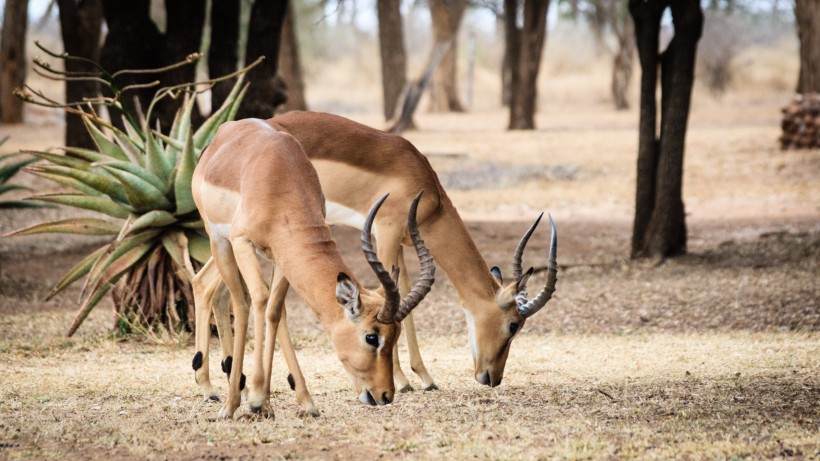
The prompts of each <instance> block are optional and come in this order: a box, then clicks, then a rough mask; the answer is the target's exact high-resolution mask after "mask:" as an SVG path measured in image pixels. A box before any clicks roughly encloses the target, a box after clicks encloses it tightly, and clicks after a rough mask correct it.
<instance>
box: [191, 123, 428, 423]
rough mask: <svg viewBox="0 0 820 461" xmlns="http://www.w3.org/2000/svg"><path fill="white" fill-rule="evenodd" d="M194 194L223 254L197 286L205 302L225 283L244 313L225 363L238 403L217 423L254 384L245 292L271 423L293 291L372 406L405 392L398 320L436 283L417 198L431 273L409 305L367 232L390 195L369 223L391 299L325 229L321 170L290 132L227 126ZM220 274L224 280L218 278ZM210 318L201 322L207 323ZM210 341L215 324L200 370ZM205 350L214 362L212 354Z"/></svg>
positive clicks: (229, 403) (253, 395)
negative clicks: (279, 335)
mask: <svg viewBox="0 0 820 461" xmlns="http://www.w3.org/2000/svg"><path fill="white" fill-rule="evenodd" d="M192 186H193V195H194V200H195V202H196V205H197V208H198V209H199V212H200V214H201V215H202V219H203V220H204V222H205V227H206V229H207V232H208V234H209V236H210V238H211V251H212V253H213V261H212V262H209V263H208V264H206V266H205V267H204V268H203V269H204V270H202V271H200V273H199V274H197V276H196V277H195V280H194V289H195V292H197V294H196V296H197V298H198V299H197V301H200V300H202V299H208V298H209V297H211V298H212V295H213V293H214V292H213V291H210V292H209V291H208V290H207V289H204V290H203V287H204V286H205V285H207V283H209V282H212V281H214V280H217V281H218V279H219V278H220V277H221V279H223V280H224V281H225V283H226V285H227V287H228V291H229V292H230V297H231V304H232V305H233V308H234V315H235V337H234V338H233V347H232V353H233V357H228V358H226V360H225V361H224V362H223V368H224V369H226V371H227V372H228V374H229V391H228V397H227V400H226V402H225V404H224V405H223V407H222V408H221V409H220V411H219V414H218V416H219V417H220V418H231V417H233V413H234V411H235V410H236V408H237V407H238V406H239V403H240V392H241V390H242V388H243V387H244V386H243V384H244V379H243V377H244V375H242V363H243V357H244V345H245V336H246V332H247V328H248V315H249V309H250V308H249V306H248V305H247V304H246V302H245V297H244V290H243V284H244V286H245V287H247V291H248V294H249V295H250V304H251V306H252V308H253V310H254V316H255V331H256V335H255V338H254V345H255V351H254V370H253V376H252V378H251V383H250V386H249V387H250V391H249V396H248V402H249V404H250V407H251V411H253V412H255V413H260V414H262V415H265V416H272V415H273V410H272V409H271V407H270V370H271V362H272V358H273V343H274V341H275V339H276V332H277V329H278V326H279V322H280V319H281V317H282V306H283V305H284V296H285V294H286V292H287V289H288V286H289V285H292V286H293V288H294V289H295V290H296V292H297V293H298V294H299V295H300V296H301V297H302V299H303V300H305V302H306V303H307V304H308V306H310V308H311V309H312V310H313V311H314V312H315V313H316V315H317V317H318V318H319V321H320V322H321V323H322V325H323V326H324V328H325V329H326V330H327V331H328V333H329V334H330V337H331V340H332V342H333V345H334V347H335V349H336V352H337V354H338V356H339V359H340V360H341V362H342V364H343V365H344V368H345V369H346V370H347V372H348V373H349V374H350V375H351V377H352V378H353V382H354V386H355V388H356V392H357V394H358V395H359V398H360V399H361V400H362V401H363V402H365V403H368V404H371V405H376V404H379V405H384V404H387V403H390V402H391V401H392V400H393V396H394V390H395V388H394V384H393V377H392V369H393V360H392V359H393V357H392V350H393V348H394V345H395V342H396V339H397V338H398V335H399V331H400V326H399V322H400V321H401V320H402V319H403V318H404V317H405V316H407V315H408V314H409V313H410V311H411V310H412V309H413V308H414V307H416V306H417V305H418V303H419V302H420V301H421V300H422V299H423V297H424V295H426V294H427V292H429V290H430V287H431V285H432V283H433V275H434V266H433V262H432V258H430V255H429V253H428V252H427V249H426V248H425V246H424V242H423V241H422V240H421V238H420V236H419V233H418V230H417V227H416V224H415V213H416V207H417V206H418V200H416V202H415V204H414V205H413V206H412V207H411V209H410V217H409V218H407V220H408V221H407V222H408V223H409V224H410V231H409V237H410V238H411V240H412V241H413V244H414V246H415V248H416V250H417V253H418V255H419V258H420V260H421V267H422V269H421V275H420V276H419V281H418V283H417V284H416V286H415V287H413V290H412V291H411V292H410V293H409V294H408V295H407V296H406V297H405V298H404V299H402V298H401V297H400V295H399V289H398V287H397V286H396V284H395V282H394V280H393V278H391V275H390V274H388V273H387V271H386V270H385V269H384V267H383V266H382V264H381V263H380V262H379V260H378V258H377V257H376V253H375V251H374V250H373V246H372V244H371V243H370V229H369V226H370V225H372V222H373V220H374V218H375V216H376V213H377V212H378V209H379V207H380V206H381V204H382V203H383V202H384V200H385V198H386V195H385V196H384V197H382V198H381V200H379V201H378V202H376V204H375V205H374V206H373V209H372V210H371V211H370V213H369V214H368V221H369V224H368V226H366V227H367V228H366V229H364V231H363V233H362V235H363V237H362V240H363V250H364V253H365V257H366V259H367V260H368V262H369V263H370V265H371V267H372V268H373V270H374V271H375V272H376V275H377V276H378V278H379V281H380V282H381V283H382V286H383V288H384V295H381V294H380V293H378V292H375V291H371V290H367V289H365V288H363V287H362V286H361V285H360V284H359V282H357V281H356V280H355V279H354V278H352V277H351V276H350V275H349V274H350V270H349V269H348V268H347V266H346V265H345V263H344V261H342V258H341V256H340V254H339V251H338V249H337V248H336V243H335V242H334V241H333V239H332V238H331V237H330V230H329V229H328V227H327V225H326V224H325V216H324V198H323V195H322V190H321V188H320V183H319V179H318V177H317V175H316V171H315V170H314V168H313V167H312V165H311V163H310V161H309V160H308V158H307V157H306V156H305V153H304V151H303V150H302V148H301V146H300V144H299V142H298V141H296V140H295V139H294V138H293V137H292V136H291V135H289V134H287V133H285V132H282V131H280V130H278V129H276V128H275V127H273V126H272V125H270V124H268V123H265V122H264V121H262V120H257V119H248V120H241V121H236V122H230V123H226V124H224V125H222V126H221V127H220V128H219V130H218V131H217V134H216V136H215V137H214V140H213V142H212V143H211V144H210V146H209V147H208V148H207V149H206V150H205V152H204V153H203V154H202V158H201V159H200V161H199V164H198V165H197V167H196V169H195V171H194V176H193V183H192ZM374 201H375V200H374ZM391 201H392V200H391ZM392 209H393V207H391V210H392ZM257 254H261V255H264V257H265V258H267V259H269V260H270V261H271V262H272V264H273V275H272V279H271V283H270V288H268V286H267V285H266V284H265V280H264V279H263V275H262V270H261V267H260V265H259V262H258V260H257ZM214 266H216V268H217V269H218V273H219V277H216V276H215V275H214V270H213V268H214ZM394 275H397V274H395V273H394ZM197 307H198V310H200V311H202V310H205V311H207V310H208V307H207V304H206V305H205V306H204V309H203V306H199V305H198V306H197ZM201 317H202V315H200V314H199V313H198V315H197V321H198V322H199V321H200V320H201ZM206 320H207V314H206ZM200 326H201V325H200ZM222 327H223V329H224V328H225V325H224V324H223V326H222ZM226 331H230V326H229V325H228V327H227V330H225V331H223V333H224V332H226ZM263 331H264V334H263ZM207 335H208V328H207V322H206V324H205V327H204V328H199V329H197V346H198V352H197V356H196V357H195V359H194V366H195V368H196V365H197V362H199V365H200V367H202V366H203V365H204V364H206V363H207V355H203V349H202V348H199V346H201V341H202V338H203V337H204V341H205V344H206V345H207V341H208V337H207ZM226 336H227V335H226ZM289 339H290V338H288V342H289ZM263 341H264V342H263ZM226 350H230V349H226ZM204 351H205V354H207V349H204ZM263 351H264V352H263ZM197 357H198V358H197ZM229 358H230V359H231V360H228V359H229ZM300 378H301V377H300Z"/></svg>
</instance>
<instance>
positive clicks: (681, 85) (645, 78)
mask: <svg viewBox="0 0 820 461" xmlns="http://www.w3.org/2000/svg"><path fill="white" fill-rule="evenodd" d="M666 7H671V10H672V21H673V23H674V27H675V36H674V37H673V39H672V41H671V42H670V43H669V46H668V47H667V49H666V51H664V52H663V54H662V55H661V56H660V57H659V56H658V51H657V50H658V35H659V31H660V20H661V16H662V15H663V11H664V9H666ZM629 9H630V13H631V14H632V17H633V19H634V21H635V36H636V42H637V46H638V56H639V58H640V62H641V116H640V132H639V146H638V176H637V190H636V195H635V222H634V228H633V234H632V257H633V258H638V257H652V258H666V257H670V256H676V255H680V254H684V253H686V220H685V214H684V206H683V196H682V192H683V191H682V188H683V154H684V141H685V138H686V126H687V122H688V117H689V106H690V102H691V95H692V84H693V82H694V69H695V54H696V51H697V43H698V40H699V39H700V35H701V32H702V28H703V12H702V11H701V8H700V3H699V2H698V0H685V1H676V2H672V1H670V0H665V1H658V2H644V1H643V0H630V2H629ZM659 60H660V63H661V123H660V127H661V128H660V136H657V135H656V128H655V125H656V120H657V110H656V101H655V88H656V85H657V83H656V82H657V67H658V61H659Z"/></svg>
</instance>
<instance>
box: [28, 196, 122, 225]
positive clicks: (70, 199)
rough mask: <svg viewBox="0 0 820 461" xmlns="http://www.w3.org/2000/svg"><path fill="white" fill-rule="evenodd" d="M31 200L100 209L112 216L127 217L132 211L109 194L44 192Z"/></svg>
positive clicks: (30, 198)
mask: <svg viewBox="0 0 820 461" xmlns="http://www.w3.org/2000/svg"><path fill="white" fill-rule="evenodd" d="M29 200H38V201H41V202H48V203H56V204H59V205H66V206H70V207H74V208H82V209H84V210H91V211H98V212H100V213H103V214H105V215H108V216H111V217H112V218H120V219H125V218H127V217H128V215H129V214H130V212H129V211H128V209H127V208H125V207H124V206H122V205H120V204H119V203H117V202H115V201H113V200H111V199H110V198H109V197H108V196H107V195H101V196H96V195H85V194H42V195H35V196H33V197H29Z"/></svg>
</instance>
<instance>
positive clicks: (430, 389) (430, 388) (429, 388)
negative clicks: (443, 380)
mask: <svg viewBox="0 0 820 461" xmlns="http://www.w3.org/2000/svg"><path fill="white" fill-rule="evenodd" d="M424 390H425V391H437V390H438V386H436V383H433V384H431V385H429V386H427V387H425V388H424Z"/></svg>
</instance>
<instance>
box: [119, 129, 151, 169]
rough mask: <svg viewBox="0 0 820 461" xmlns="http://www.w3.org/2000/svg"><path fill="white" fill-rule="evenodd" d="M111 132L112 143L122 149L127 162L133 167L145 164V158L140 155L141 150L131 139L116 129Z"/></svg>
mask: <svg viewBox="0 0 820 461" xmlns="http://www.w3.org/2000/svg"><path fill="white" fill-rule="evenodd" d="M111 131H112V132H113V133H114V141H115V142H116V143H117V145H118V146H120V149H122V151H123V152H124V153H125V155H126V156H128V161H129V162H130V163H133V164H134V165H139V166H143V165H144V164H145V156H144V155H142V152H141V149H140V148H139V147H138V146H137V145H135V144H134V143H133V142H132V141H131V138H129V137H128V135H126V134H125V133H123V132H122V131H120V130H118V129H116V128H114V129H112V130H111Z"/></svg>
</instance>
